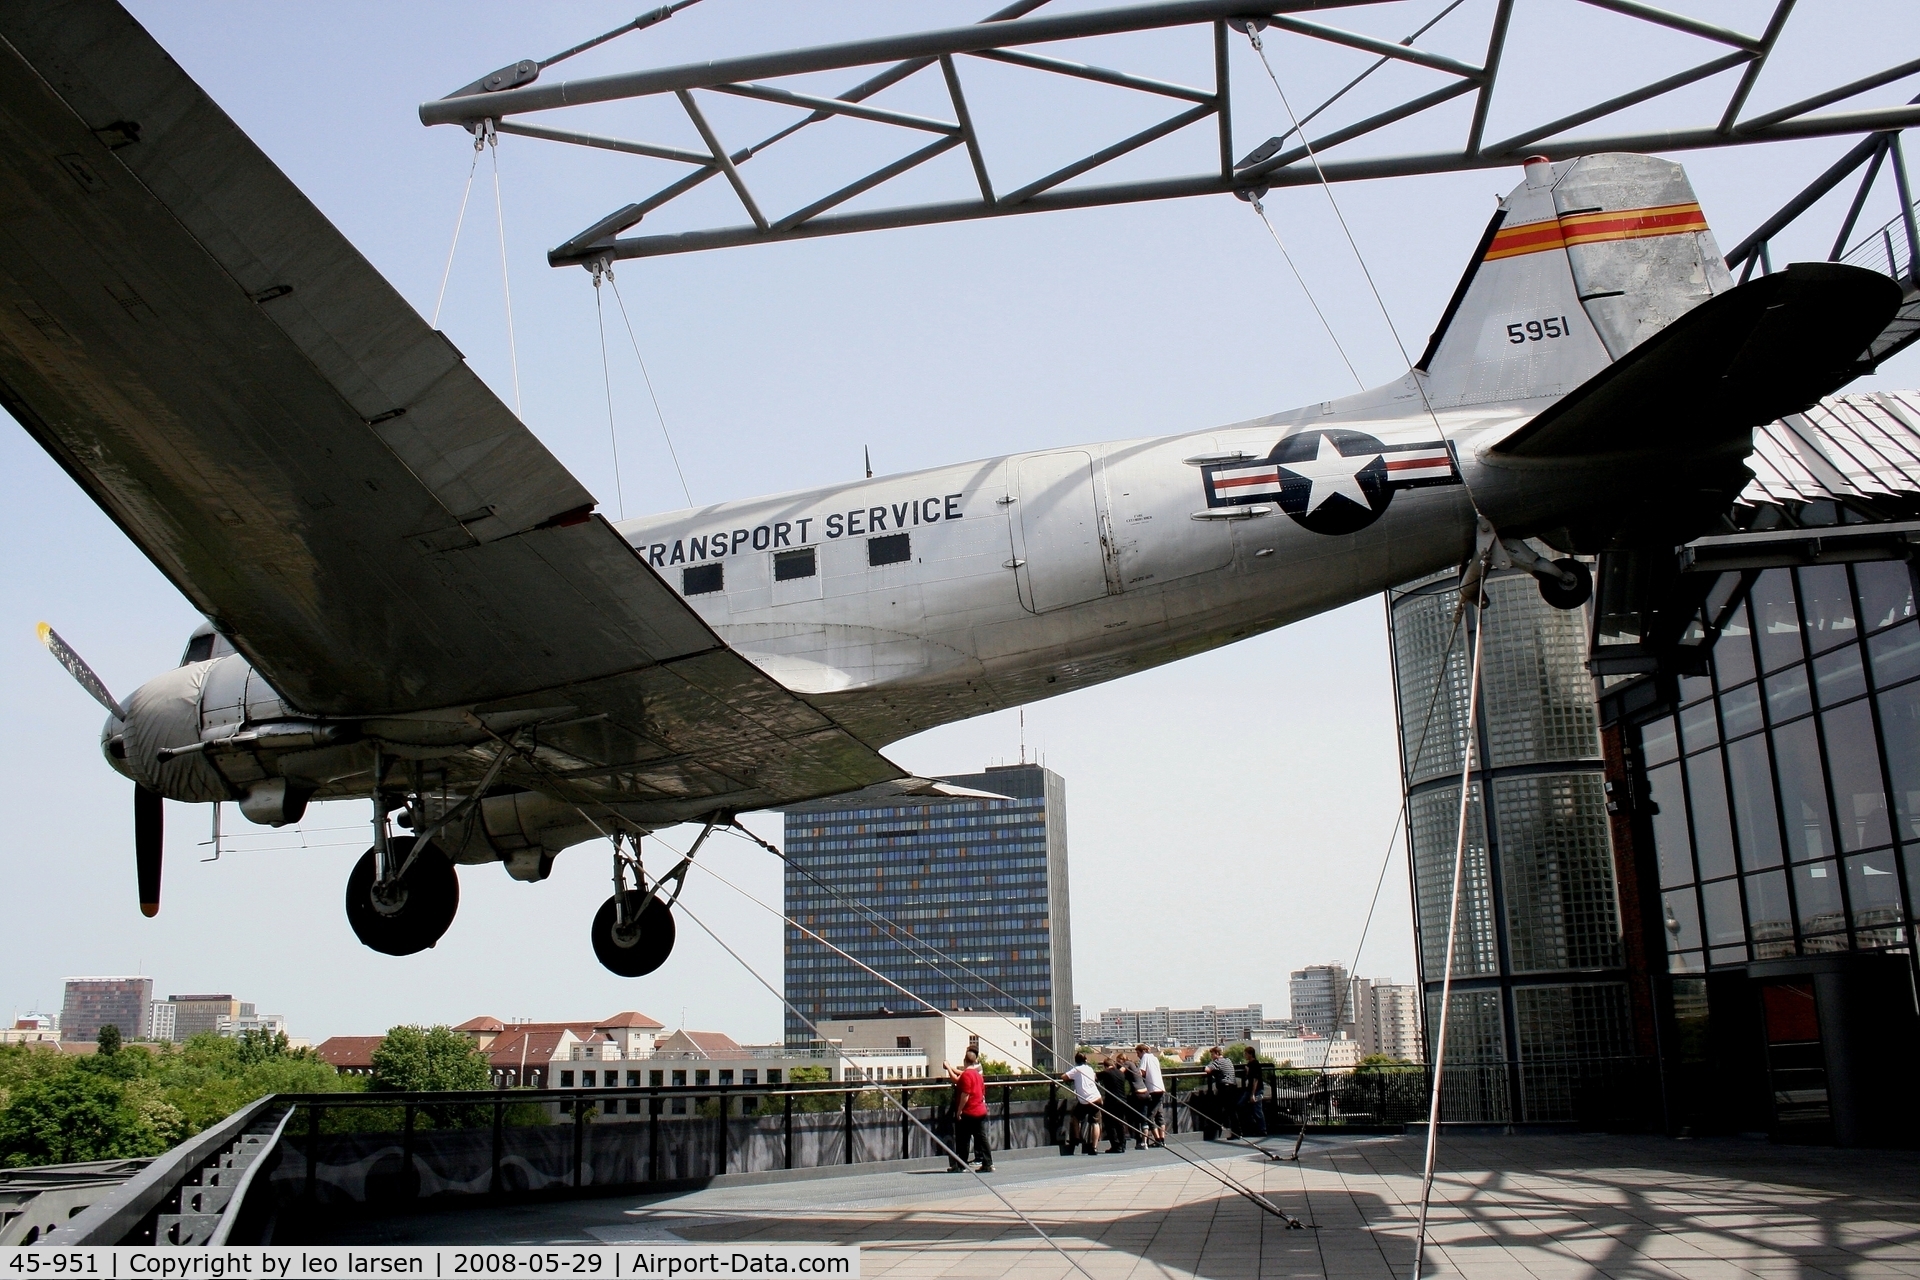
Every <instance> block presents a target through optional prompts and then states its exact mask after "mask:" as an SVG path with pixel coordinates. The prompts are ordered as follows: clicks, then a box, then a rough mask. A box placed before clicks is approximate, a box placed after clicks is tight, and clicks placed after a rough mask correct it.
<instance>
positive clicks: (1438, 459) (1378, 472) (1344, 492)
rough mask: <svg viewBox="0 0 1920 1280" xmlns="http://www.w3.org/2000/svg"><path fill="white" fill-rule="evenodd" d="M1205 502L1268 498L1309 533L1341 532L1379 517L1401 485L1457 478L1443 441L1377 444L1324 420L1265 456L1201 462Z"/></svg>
mask: <svg viewBox="0 0 1920 1280" xmlns="http://www.w3.org/2000/svg"><path fill="white" fill-rule="evenodd" d="M1200 474H1201V477H1202V480H1203V481H1204V483H1205V485H1206V489H1207V505H1208V506H1209V507H1237V506H1249V505H1252V504H1254V503H1264V502H1271V503H1275V504H1277V505H1278V506H1279V508H1280V509H1281V510H1282V511H1284V512H1286V513H1287V514H1288V515H1290V516H1292V517H1293V519H1294V521H1295V522H1296V523H1298V524H1299V525H1300V526H1301V527H1303V528H1306V529H1310V530H1312V531H1313V532H1314V533H1325V534H1346V533H1358V532H1359V531H1360V530H1362V529H1364V528H1366V527H1367V526H1368V525H1370V524H1372V523H1373V522H1374V521H1375V520H1378V519H1379V518H1380V516H1381V514H1382V513H1383V512H1385V511H1386V509H1387V504H1388V503H1389V502H1391V501H1393V495H1394V493H1395V492H1396V491H1398V490H1400V489H1418V488H1425V487H1427V486H1429V485H1443V484H1459V483H1460V472H1459V469H1458V468H1457V467H1455V466H1454V460H1453V450H1452V449H1451V448H1450V447H1449V446H1448V445H1447V442H1446V441H1445V440H1439V439H1434V440H1416V441H1412V442H1408V443H1399V444H1383V443H1382V442H1381V441H1379V440H1377V439H1375V438H1374V437H1372V436H1370V435H1367V434H1366V433H1365V432H1362V431H1350V430H1346V429H1344V428H1338V427H1322V428H1315V429H1313V430H1309V431H1301V432H1298V433H1296V434H1294V435H1290V436H1288V437H1286V438H1285V439H1283V440H1281V441H1280V443H1279V444H1277V445H1275V446H1274V448H1273V452H1272V453H1270V454H1268V455H1267V457H1266V459H1265V460H1264V461H1258V462H1228V463H1218V464H1215V465H1212V466H1207V467H1203V468H1201V472H1200Z"/></svg>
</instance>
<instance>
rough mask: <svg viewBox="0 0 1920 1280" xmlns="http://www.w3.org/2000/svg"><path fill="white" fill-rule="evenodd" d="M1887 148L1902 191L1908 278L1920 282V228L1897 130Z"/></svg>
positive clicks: (1889, 263) (1888, 137)
mask: <svg viewBox="0 0 1920 1280" xmlns="http://www.w3.org/2000/svg"><path fill="white" fill-rule="evenodd" d="M1887 149H1888V150H1889V151H1891V152H1892V153H1893V185H1894V189H1895V190H1897V191H1898V192H1899V193H1900V221H1901V223H1902V225H1904V226H1905V227H1906V229H1907V279H1908V280H1909V281H1916V282H1920V228H1916V227H1915V226H1914V221H1913V192H1911V191H1910V190H1908V189H1907V161H1906V156H1905V155H1904V154H1903V153H1902V152H1901V150H1900V135H1899V134H1898V133H1897V132H1896V133H1890V134H1888V135H1887ZM1887 265H1888V266H1889V267H1891V266H1892V265H1893V263H1892V262H1891V261H1889V262H1888V263H1887ZM1894 278H1895V279H1898V278H1899V277H1898V276H1896V277H1894Z"/></svg>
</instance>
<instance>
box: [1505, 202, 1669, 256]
mask: <svg viewBox="0 0 1920 1280" xmlns="http://www.w3.org/2000/svg"><path fill="white" fill-rule="evenodd" d="M1706 229H1707V216H1706V215H1705V214H1704V213H1702V212H1700V206H1699V205H1697V204H1693V203H1688V204H1663V205H1656V206H1655V207H1653V208H1650V209H1620V210H1616V211H1614V212H1611V213H1605V212H1603V213H1574V214H1569V215H1567V216H1566V217H1564V218H1559V219H1556V220H1554V221H1551V222H1530V223H1528V224H1527V225H1525V226H1522V227H1507V228H1505V229H1503V230H1502V231H1500V232H1499V233H1498V234H1497V235H1495V236H1494V237H1493V243H1492V244H1491V245H1489V246H1487V256H1486V257H1485V259H1483V261H1486V262H1493V261H1496V260H1497V259H1500V258H1517V257H1520V256H1521V255H1523V254H1528V253H1540V252H1543V251H1544V250H1547V249H1565V248H1568V247H1570V246H1572V245H1577V244H1598V243H1600V242H1601V241H1603V240H1639V239H1643V238H1644V237H1647V236H1671V235H1679V234H1682V233H1686V232H1692V231H1705V230H1706Z"/></svg>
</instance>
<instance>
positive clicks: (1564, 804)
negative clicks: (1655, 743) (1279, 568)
mask: <svg viewBox="0 0 1920 1280" xmlns="http://www.w3.org/2000/svg"><path fill="white" fill-rule="evenodd" d="M1484 591H1485V596H1486V602H1487V603H1486V606H1485V607H1484V608H1483V609H1480V610H1468V611H1466V613H1465V614H1464V616H1461V617H1459V618H1458V620H1457V621H1456V606H1457V604H1458V601H1459V598H1460V591H1459V577H1458V574H1457V573H1454V572H1443V573H1437V574H1433V575H1430V576H1428V577H1426V578H1422V579H1420V580H1418V581H1416V582H1411V583H1408V584H1406V585H1405V586H1402V587H1398V588H1395V589H1394V590H1392V591H1390V592H1388V600H1387V605H1388V617H1389V624H1388V632H1389V640H1390V643H1391V646H1392V654H1393V675H1394V698H1395V705H1396V708H1397V712H1398V718H1399V726H1400V740H1401V742H1400V745H1401V770H1402V773H1401V776H1402V779H1403V786H1404V789H1405V796H1406V806H1407V818H1406V826H1407V838H1408V849H1409V854H1410V857H1409V862H1410V864H1411V872H1412V875H1411V880H1412V884H1411V889H1412V895H1413V908H1414V912H1413V914H1414V932H1415V942H1416V945H1415V949H1414V954H1415V957H1416V961H1417V963H1418V965H1419V970H1420V984H1421V987H1422V989H1423V1003H1424V1005H1425V1008H1424V1009H1423V1010H1422V1014H1423V1017H1424V1023H1425V1025H1426V1027H1428V1028H1429V1029H1431V1028H1433V1027H1434V1026H1435V1025H1436V1023H1437V1020H1438V1015H1439V993H1440V988H1441V982H1442V979H1443V976H1444V975H1443V972H1442V970H1443V968H1444V963H1445V956H1446V953H1447V921H1448V914H1449V902H1450V897H1451V891H1452V881H1453V868H1454V852H1455V841H1456V838H1457V834H1458V831H1459V821H1460V804H1461V795H1460V785H1461V769H1462V765H1463V760H1462V755H1463V752H1464V749H1465V747H1466V744H1467V742H1468V741H1469V735H1471V740H1472V741H1473V744H1474V748H1473V773H1472V778H1471V782H1470V785H1469V791H1468V808H1467V824H1466V832H1467V838H1466V850H1465V859H1464V865H1463V877H1462V881H1461V889H1460V912H1459V923H1458V930H1457V935H1456V941H1455V944H1454V960H1453V996H1452V1000H1451V1007H1450V1009H1449V1013H1448V1030H1447V1042H1446V1043H1447V1050H1446V1054H1447V1058H1446V1064H1445V1065H1446V1070H1447V1079H1448V1081H1449V1084H1448V1089H1447V1093H1446V1098H1445V1108H1446V1109H1445V1112H1444V1118H1446V1119H1449V1120H1470V1121H1547V1120H1568V1119H1573V1118H1575V1117H1576V1116H1577V1115H1578V1114H1579V1113H1580V1110H1581V1108H1582V1107H1583V1106H1585V1105H1587V1104H1588V1100H1589V1099H1591V1098H1594V1097H1597V1096H1600V1095H1604V1094H1609V1093H1615V1094H1617V1093H1618V1092H1619V1089H1618V1088H1616V1085H1617V1083H1618V1079H1619V1077H1620V1073H1622V1072H1625V1071H1629V1070H1631V1069H1632V1067H1633V1065H1634V1064H1633V1063H1632V1062H1631V1061H1630V1059H1631V1058H1632V1057H1633V1055H1634V1054H1635V1049H1636V1041H1635V1035H1634V1022H1633V1015H1632V1011H1631V1008H1630V1001H1629V997H1628V985H1627V983H1628V973H1627V969H1626V957H1625V954H1624V952H1623V949H1622V943H1621V923H1620V909H1619V890H1618V884H1617V880H1616V874H1615V868H1614V857H1613V846H1612V842H1611V839H1610V835H1609V830H1608V817H1607V795H1606V789H1605V779H1604V777H1603V776H1602V760H1601V751H1600V734H1599V715H1598V709H1597V705H1596V702H1595V696H1594V688H1593V681H1592V679H1591V677H1590V676H1589V674H1588V671H1587V666H1586V660H1587V641H1588V621H1587V618H1588V615H1587V611H1586V610H1585V609H1571V610H1562V609H1555V608H1553V607H1552V606H1550V605H1549V604H1547V603H1546V601H1544V600H1543V599H1542V598H1541V596H1540V591H1539V586H1538V583H1537V582H1536V580H1535V579H1534V578H1533V577H1532V576H1531V575H1529V574H1526V573H1524V572H1520V571H1517V570H1514V571H1505V572H1497V573H1493V574H1490V575H1489V576H1488V577H1487V578H1486V580H1485V584H1484ZM1475 645H1478V646H1480V648H1481V655H1480V665H1481V679H1480V698H1479V709H1478V714H1477V716H1476V718H1475V721H1474V723H1473V724H1471V725H1469V724H1468V723H1467V703H1468V693H1469V689H1468V685H1469V680H1470V677H1471V670H1470V667H1471V664H1470V661H1469V655H1470V654H1471V653H1472V652H1473V646H1475ZM1429 1034H1430V1035H1431V1031H1430V1032H1429Z"/></svg>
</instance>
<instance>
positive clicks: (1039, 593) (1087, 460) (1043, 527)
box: [1014, 450, 1107, 613]
mask: <svg viewBox="0 0 1920 1280" xmlns="http://www.w3.org/2000/svg"><path fill="white" fill-rule="evenodd" d="M1014 496H1015V498H1016V502H1015V504H1014V511H1015V513H1016V516H1017V518H1016V519H1015V521H1014V526H1015V528H1016V529H1018V530H1019V532H1020V539H1021V543H1022V548H1021V551H1020V559H1021V560H1022V561H1024V563H1022V564H1021V565H1019V567H1018V569H1019V578H1020V602H1021V603H1022V604H1024V605H1026V607H1027V608H1029V609H1031V610H1033V611H1034V612H1035V613H1045V612H1046V611H1047V610H1049V609H1058V608H1061V607H1063V606H1065V605H1070V604H1079V603H1081V602H1082V601H1086V600H1097V599H1099V598H1100V597H1101V596H1104V595H1106V594H1107V568H1106V558H1105V556H1104V554H1103V553H1102V550H1101V545H1100V506H1099V502H1098V500H1097V499H1096V498H1095V496H1094V487H1093V458H1092V456H1091V455H1089V454H1086V453H1082V452H1079V451H1077V450H1076V451H1071V452H1065V453H1042V454H1037V455H1035V456H1033V457H1029V458H1021V459H1020V460H1019V462H1018V464H1017V466H1016V468H1015V481H1014Z"/></svg>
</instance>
